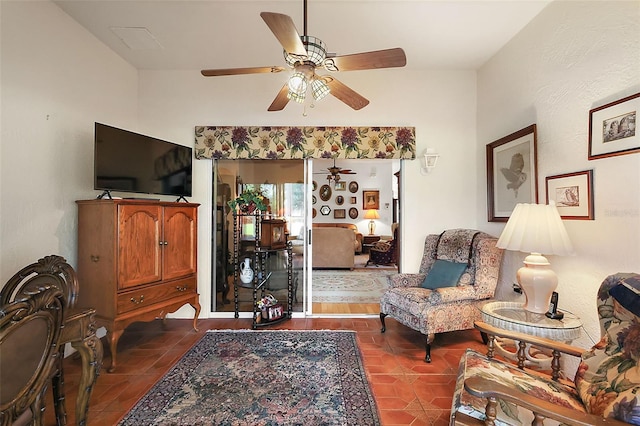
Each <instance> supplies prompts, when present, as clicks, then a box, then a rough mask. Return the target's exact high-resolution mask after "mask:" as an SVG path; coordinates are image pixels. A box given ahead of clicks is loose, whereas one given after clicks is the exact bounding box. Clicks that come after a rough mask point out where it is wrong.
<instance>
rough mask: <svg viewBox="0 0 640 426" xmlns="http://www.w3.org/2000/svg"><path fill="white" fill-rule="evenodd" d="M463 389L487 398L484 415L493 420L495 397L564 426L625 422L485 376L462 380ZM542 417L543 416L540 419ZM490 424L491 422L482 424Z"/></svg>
mask: <svg viewBox="0 0 640 426" xmlns="http://www.w3.org/2000/svg"><path fill="white" fill-rule="evenodd" d="M464 388H465V389H466V391H467V392H469V393H470V394H471V395H474V396H477V397H480V398H487V401H488V402H487V408H486V416H487V420H495V413H496V406H497V401H496V399H502V400H505V401H508V402H511V403H513V404H516V405H519V406H521V407H524V408H526V409H527V410H530V411H532V412H533V413H534V416H535V417H536V418H538V417H540V416H542V417H543V418H544V417H548V418H550V419H554V420H557V421H559V422H561V423H564V424H567V425H579V426H587V425H619V426H622V425H627V424H628V423H624V422H621V421H619V420H616V419H611V418H604V417H602V416H596V415H593V414H588V413H583V412H580V411H576V410H572V409H570V408H566V407H562V406H560V405H557V404H553V403H551V402H549V401H545V400H543V399H539V398H536V397H534V396H531V395H530V394H528V393H525V392H521V391H520V390H518V389H516V388H511V387H509V386H506V385H503V384H501V383H498V382H494V381H493V380H491V379H488V378H485V377H482V378H480V377H471V378H469V379H467V380H465V382H464ZM540 420H542V419H540ZM485 424H493V423H485Z"/></svg>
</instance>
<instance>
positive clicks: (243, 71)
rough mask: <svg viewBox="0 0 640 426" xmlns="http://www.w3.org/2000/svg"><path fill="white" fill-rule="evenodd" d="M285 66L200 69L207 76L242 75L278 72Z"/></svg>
mask: <svg viewBox="0 0 640 426" xmlns="http://www.w3.org/2000/svg"><path fill="white" fill-rule="evenodd" d="M285 69H286V68H284V67H253V68H226V69H219V70H202V71H200V72H201V73H202V75H203V76H205V77H218V76H221V75H240V74H261V73H276V72H281V71H284V70H285Z"/></svg>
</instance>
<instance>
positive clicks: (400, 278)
mask: <svg viewBox="0 0 640 426" xmlns="http://www.w3.org/2000/svg"><path fill="white" fill-rule="evenodd" d="M426 276H427V274H394V275H390V276H389V287H390V288H396V287H419V286H420V284H422V281H424V277H426Z"/></svg>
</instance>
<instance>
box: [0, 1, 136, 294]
mask: <svg viewBox="0 0 640 426" xmlns="http://www.w3.org/2000/svg"><path fill="white" fill-rule="evenodd" d="M0 10H1V13H0V15H1V22H0V28H1V33H0V36H1V39H2V51H1V55H2V56H1V74H0V88H1V92H0V93H1V95H2V98H1V114H2V118H1V120H2V129H1V137H2V141H1V148H0V153H1V154H0V161H1V167H0V197H1V200H0V218H1V219H2V220H1V225H0V283H4V282H5V281H6V280H8V279H9V278H10V277H11V276H12V275H13V274H14V273H15V272H17V271H18V270H19V269H20V268H22V267H23V266H26V265H27V264H29V263H32V262H34V261H36V260H37V259H39V258H40V257H43V256H46V255H49V254H59V255H61V256H64V257H65V258H66V259H67V260H68V261H69V262H70V263H71V264H72V265H74V266H75V264H76V251H77V244H76V240H77V210H76V205H75V200H77V199H83V198H95V197H96V195H97V194H96V192H95V191H93V126H94V122H95V121H102V122H106V123H117V124H118V125H120V126H126V127H135V125H136V121H137V98H138V93H137V91H138V75H137V71H136V70H135V69H134V68H133V67H132V66H130V65H129V64H127V63H126V62H124V61H123V60H122V59H121V58H120V57H118V56H116V55H115V54H114V53H113V52H112V51H111V50H109V49H108V48H106V47H105V46H104V45H103V44H102V43H101V42H99V41H97V40H96V39H95V38H94V37H93V36H92V35H91V34H89V33H88V32H87V31H86V30H84V29H83V28H82V27H81V26H80V25H78V24H77V23H76V22H75V21H73V20H72V19H71V18H69V17H68V16H67V15H66V14H65V13H63V12H62V11H61V10H60V9H59V8H58V7H57V6H56V5H54V4H53V3H51V2H48V1H44V2H41V1H28V2H24V1H17V2H14V1H1V2H0ZM1 285H2V284H0V286H1Z"/></svg>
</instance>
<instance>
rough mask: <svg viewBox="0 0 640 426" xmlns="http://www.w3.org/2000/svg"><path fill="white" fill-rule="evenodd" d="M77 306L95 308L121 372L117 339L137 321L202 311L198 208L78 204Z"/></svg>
mask: <svg viewBox="0 0 640 426" xmlns="http://www.w3.org/2000/svg"><path fill="white" fill-rule="evenodd" d="M76 203H77V205H78V267H77V273H78V282H79V284H80V291H79V294H78V298H79V300H78V303H79V304H80V305H81V306H91V307H93V308H95V310H96V322H97V325H98V327H101V326H103V327H105V328H106V330H107V339H108V341H109V348H110V349H111V366H110V367H109V369H108V371H109V372H110V373H111V372H113V371H114V370H115V368H116V349H117V346H118V340H119V339H120V336H122V333H123V332H124V330H125V328H126V327H127V326H129V325H130V324H132V323H134V322H137V321H152V320H154V319H156V318H161V319H164V317H165V316H166V315H167V314H168V313H171V312H175V311H177V310H178V309H179V308H180V307H182V306H183V305H185V304H187V303H188V304H190V305H191V306H192V307H193V308H194V309H195V315H194V317H193V328H194V329H195V330H197V321H198V315H199V314H200V302H199V300H198V299H199V294H198V291H197V284H196V272H197V231H198V206H199V204H192V203H177V202H161V201H155V200H128V199H124V200H106V199H99V200H80V201H76Z"/></svg>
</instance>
